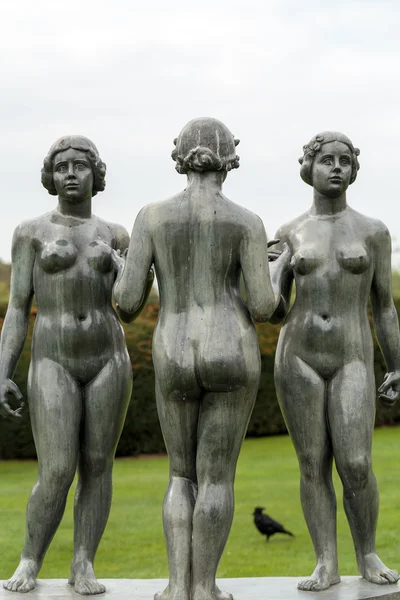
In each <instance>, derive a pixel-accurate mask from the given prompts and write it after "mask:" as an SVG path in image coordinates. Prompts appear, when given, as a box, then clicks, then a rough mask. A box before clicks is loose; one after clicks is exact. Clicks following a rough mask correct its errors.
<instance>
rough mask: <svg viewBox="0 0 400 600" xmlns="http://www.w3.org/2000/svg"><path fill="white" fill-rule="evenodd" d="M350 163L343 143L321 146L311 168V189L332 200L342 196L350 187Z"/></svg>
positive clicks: (349, 154) (348, 151) (346, 147)
mask: <svg viewBox="0 0 400 600" xmlns="http://www.w3.org/2000/svg"><path fill="white" fill-rule="evenodd" d="M351 161H352V157H351V152H350V148H349V147H348V146H347V145H346V144H343V142H328V143H327V144H323V145H322V147H321V149H320V151H319V152H318V154H317V155H316V156H315V159H314V163H313V166H312V183H313V187H314V188H315V189H316V190H317V191H318V192H320V193H321V194H324V196H329V197H332V198H335V197H337V196H340V194H343V193H344V192H345V191H346V190H347V188H348V187H349V185H350V179H351V172H352V164H351Z"/></svg>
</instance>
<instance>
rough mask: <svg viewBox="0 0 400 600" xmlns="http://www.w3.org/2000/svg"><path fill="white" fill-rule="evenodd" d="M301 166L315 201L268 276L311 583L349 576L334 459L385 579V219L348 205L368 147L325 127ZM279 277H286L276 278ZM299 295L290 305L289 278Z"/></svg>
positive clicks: (391, 390) (389, 321)
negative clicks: (381, 466)
mask: <svg viewBox="0 0 400 600" xmlns="http://www.w3.org/2000/svg"><path fill="white" fill-rule="evenodd" d="M303 150H304V156H303V157H302V158H301V159H299V161H300V163H301V171H300V173H301V177H302V178H303V180H304V181H305V182H306V183H308V184H309V185H312V186H313V188H314V201H313V205H312V207H311V209H310V210H308V211H307V212H306V213H304V214H302V215H301V216H300V217H298V218H297V219H295V220H294V221H292V222H290V223H288V224H286V225H284V226H283V227H282V228H281V229H280V230H279V231H278V233H277V237H278V238H279V239H280V240H281V242H280V243H281V245H282V244H284V243H286V244H287V245H288V246H289V248H290V252H291V255H292V258H291V262H290V266H287V265H285V264H282V263H280V264H276V263H274V262H273V261H274V259H275V258H276V257H277V256H278V255H279V251H280V250H279V247H277V249H276V250H273V251H271V252H270V257H271V259H272V262H271V263H270V268H271V278H272V281H273V282H275V286H276V288H279V289H280V291H281V293H282V302H281V305H280V306H279V307H278V310H277V311H276V313H275V315H274V317H273V320H275V321H279V320H280V319H282V318H284V317H285V316H286V318H285V321H284V324H283V327H282V330H281V333H280V337H279V342H278V348H277V354H276V364H275V380H276V389H277V394H278V398H279V402H280V406H281V409H282V412H283V415H284V417H285V420H286V424H287V427H288V430H289V432H290V435H291V437H292V440H293V444H294V446H295V449H296V453H297V457H298V460H299V466H300V472H301V501H302V507H303V512H304V516H305V519H306V521H307V526H308V529H309V531H310V535H311V538H312V541H313V545H314V549H315V553H316V558H317V565H316V568H315V570H314V572H313V574H312V575H311V577H310V578H309V579H306V580H305V581H302V582H301V583H300V584H299V588H300V589H302V590H314V591H318V590H323V589H326V588H328V587H329V586H330V585H333V584H335V583H338V582H339V581H340V577H339V572H338V559H337V547H336V497H335V492H334V488H333V484H332V461H333V458H335V463H336V468H337V470H338V473H339V476H340V478H341V481H342V484H343V491H344V506H345V511H346V515H347V518H348V521H349V524H350V529H351V533H352V537H353V542H354V546H355V551H356V557H357V563H358V569H359V572H360V574H361V575H362V576H363V577H364V578H366V579H367V580H368V581H371V582H373V583H377V584H387V583H394V582H396V581H397V580H398V578H399V575H398V573H397V572H396V571H394V570H391V569H389V568H387V567H386V566H385V565H384V564H383V563H382V561H381V560H380V559H379V557H378V556H377V555H376V552H375V531H376V523H377V517H378V491H377V485H376V480H375V477H374V474H373V472H372V466H371V444H372V432H373V427H374V416H375V382H374V370H373V344H372V336H371V331H370V326H369V322H368V316H367V307H368V299H369V298H371V303H372V312H373V318H374V323H375V328H376V333H377V337H378V341H379V343H380V346H381V348H382V352H383V354H384V357H385V360H386V363H387V367H388V371H389V372H388V374H387V375H386V377H385V381H384V383H383V384H382V385H381V386H380V388H379V393H380V397H381V400H382V401H383V402H384V403H386V404H388V405H391V404H393V403H394V402H395V401H396V400H397V399H398V397H399V395H400V338H399V326H398V319H397V314H396V311H395V308H394V305H393V300H392V295H391V251H390V236H389V232H388V230H387V228H386V227H385V226H384V225H383V224H382V223H381V222H380V221H377V220H374V219H371V218H368V217H365V216H364V215H361V214H360V213H358V212H356V211H355V210H353V209H351V208H350V207H349V206H348V205H347V201H346V190H347V188H348V186H349V185H350V184H351V183H353V182H354V180H355V179H356V176H357V170H358V168H359V163H358V155H359V150H358V149H357V148H355V147H354V146H353V144H352V142H351V141H350V140H349V138H348V137H346V136H345V135H343V134H341V133H337V132H331V131H326V132H323V133H321V134H319V135H317V136H315V137H314V138H313V139H312V140H311V141H310V142H309V144H307V145H306V146H304V148H303ZM277 278H279V283H278V280H277ZM293 280H294V281H295V283H296V299H295V302H294V304H293V306H292V308H291V309H290V311H289V312H288V313H287V303H288V302H289V298H290V294H291V288H292V282H293Z"/></svg>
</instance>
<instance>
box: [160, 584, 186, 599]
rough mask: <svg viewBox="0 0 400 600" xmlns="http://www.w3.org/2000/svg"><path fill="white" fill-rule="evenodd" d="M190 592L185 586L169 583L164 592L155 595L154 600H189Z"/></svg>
mask: <svg viewBox="0 0 400 600" xmlns="http://www.w3.org/2000/svg"><path fill="white" fill-rule="evenodd" d="M189 597H190V596H189V591H188V590H187V589H185V587H184V586H178V585H171V583H169V584H168V585H167V587H166V588H165V590H164V591H163V592H157V594H154V600H189Z"/></svg>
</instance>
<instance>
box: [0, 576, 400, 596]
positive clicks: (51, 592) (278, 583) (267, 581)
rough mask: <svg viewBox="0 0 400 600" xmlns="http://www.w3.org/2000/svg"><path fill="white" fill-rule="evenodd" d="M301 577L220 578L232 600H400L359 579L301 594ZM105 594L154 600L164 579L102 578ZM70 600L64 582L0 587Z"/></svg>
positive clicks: (397, 588) (399, 587) (394, 588)
mask: <svg viewBox="0 0 400 600" xmlns="http://www.w3.org/2000/svg"><path fill="white" fill-rule="evenodd" d="M301 579H304V578H302V577H243V578H240V579H239V578H238V579H219V580H218V585H219V586H220V588H221V589H222V590H226V591H228V592H231V593H232V594H233V596H234V599H235V600H256V599H260V598H261V599H262V600H310V599H312V600H318V599H321V600H378V599H379V600H400V584H399V583H397V584H391V585H382V586H380V585H375V584H373V583H369V582H368V581H365V580H364V579H361V578H360V577H342V581H341V583H339V584H337V585H334V586H332V587H331V588H329V589H328V590H325V591H323V592H302V591H300V590H298V589H297V583H298V582H299V581H301ZM100 581H101V583H103V584H104V585H105V586H106V588H107V591H106V593H105V594H99V595H98V596H93V598H97V597H98V598H105V599H107V600H114V599H115V600H116V599H117V598H118V600H153V596H154V594H155V593H156V592H158V591H160V590H163V589H164V588H165V586H166V585H167V580H166V579H101V578H100ZM31 598H32V599H33V598H35V599H37V600H70V599H71V598H74V599H75V600H76V599H77V598H81V600H82V598H88V596H80V595H79V594H77V593H76V592H75V591H74V590H73V588H72V587H71V586H69V585H68V583H67V581H66V580H65V579H39V580H38V582H37V586H36V589H35V590H33V591H32V592H28V593H26V594H21V593H19V592H9V591H7V590H5V589H3V587H2V582H1V588H0V600H29V599H31Z"/></svg>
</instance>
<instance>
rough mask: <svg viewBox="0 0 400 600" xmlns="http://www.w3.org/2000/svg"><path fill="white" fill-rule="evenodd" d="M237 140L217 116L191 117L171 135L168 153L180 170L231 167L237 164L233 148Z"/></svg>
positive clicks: (237, 158)
mask: <svg viewBox="0 0 400 600" xmlns="http://www.w3.org/2000/svg"><path fill="white" fill-rule="evenodd" d="M239 141H240V140H238V139H236V138H235V137H234V136H233V135H232V133H231V132H230V131H229V129H228V128H227V127H226V126H225V125H224V124H223V123H221V121H218V120H217V119H212V118H209V117H203V118H199V119H193V120H192V121H189V123H187V124H186V125H185V127H184V128H183V129H182V131H181V133H180V134H179V136H178V137H177V138H175V139H174V144H175V148H174V149H173V151H172V152H171V157H172V160H174V161H175V162H176V165H175V169H176V170H177V171H178V173H180V174H184V173H188V171H197V172H200V173H203V172H205V171H222V170H225V171H230V170H231V169H237V168H238V167H239V160H240V159H239V156H237V154H236V150H235V147H236V146H237V145H238V144H239Z"/></svg>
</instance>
